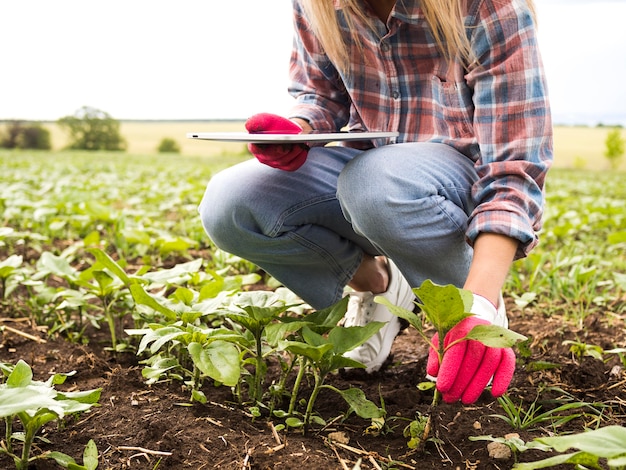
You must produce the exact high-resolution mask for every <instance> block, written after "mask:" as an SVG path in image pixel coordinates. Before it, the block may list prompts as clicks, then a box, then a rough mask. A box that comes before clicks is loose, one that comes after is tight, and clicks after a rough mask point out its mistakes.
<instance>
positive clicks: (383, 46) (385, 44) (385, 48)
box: [380, 42, 391, 52]
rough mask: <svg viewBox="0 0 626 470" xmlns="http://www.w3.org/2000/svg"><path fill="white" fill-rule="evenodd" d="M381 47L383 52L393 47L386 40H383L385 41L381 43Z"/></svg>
mask: <svg viewBox="0 0 626 470" xmlns="http://www.w3.org/2000/svg"><path fill="white" fill-rule="evenodd" d="M380 49H381V50H382V51H383V52H387V51H389V49H391V46H389V44H387V43H386V42H383V43H382V44H381V45H380Z"/></svg>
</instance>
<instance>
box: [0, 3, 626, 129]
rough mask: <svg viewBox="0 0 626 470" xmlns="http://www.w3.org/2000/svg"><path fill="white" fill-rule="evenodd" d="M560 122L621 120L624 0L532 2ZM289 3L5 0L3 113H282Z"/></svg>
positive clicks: (0, 38) (625, 65) (49, 116)
mask: <svg viewBox="0 0 626 470" xmlns="http://www.w3.org/2000/svg"><path fill="white" fill-rule="evenodd" d="M535 1H536V4H537V7H538V10H539V22H540V23H539V27H540V43H541V47H542V52H543V57H544V63H545V66H546V73H547V76H548V82H549V86H550V93H551V100H552V106H553V112H554V115H555V121H557V122H577V123H580V122H582V123H584V122H589V123H593V121H595V122H597V121H602V122H605V123H608V122H621V123H623V124H626V86H625V85H624V81H625V79H626V32H625V31H626V30H625V29H624V25H623V23H624V20H625V19H626V0H613V1H610V0H535ZM290 10H291V2H290V0H268V1H261V0H238V1H232V0H230V1H217V0H178V1H177V2H172V1H166V0H109V1H107V2H102V1H95V0H92V1H85V0H55V1H51V0H5V1H1V2H0V19H1V23H0V44H2V46H3V47H2V54H0V60H1V63H2V70H1V71H0V119H35V120H55V119H58V118H59V117H62V116H65V115H68V114H72V113H73V112H74V111H75V110H77V109H78V108H80V107H81V106H84V105H88V106H92V107H96V108H99V109H102V110H104V111H106V112H108V113H109V114H111V115H112V116H113V117H115V118H117V119H220V118H246V117H247V116H249V115H251V114H254V113H256V112H261V111H268V112H276V113H281V112H284V111H285V110H286V109H287V108H288V107H289V105H290V103H291V98H290V97H289V96H288V95H287V92H286V86H287V81H286V75H287V61H288V57H289V52H290V48H291V11H290Z"/></svg>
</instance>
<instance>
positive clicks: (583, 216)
mask: <svg viewBox="0 0 626 470" xmlns="http://www.w3.org/2000/svg"><path fill="white" fill-rule="evenodd" d="M133 125H135V124H133ZM151 125H152V124H151ZM203 125H206V126H207V128H202V129H201V128H199V127H198V126H196V125H195V124H194V123H191V124H190V123H186V124H180V123H177V124H176V126H172V125H171V124H159V125H157V126H156V127H157V128H158V129H159V130H158V133H156V134H154V133H153V132H155V128H152V131H150V132H148V131H146V130H145V129H143V130H142V126H141V125H139V124H137V123H136V128H135V130H134V131H133V132H134V133H135V134H133V135H137V136H140V135H144V137H143V138H142V139H143V142H144V143H143V144H141V145H143V147H139V145H140V144H139V143H131V146H130V152H129V153H128V154H119V153H105V152H97V153H93V154H89V153H81V152H75V153H72V152H26V151H23V152H9V151H3V152H0V213H1V214H2V226H0V367H1V368H2V370H3V372H4V376H5V378H4V379H3V380H0V412H1V413H2V415H1V416H3V417H8V418H9V419H5V426H4V428H5V431H6V432H4V433H2V429H3V428H2V426H0V436H4V437H0V468H7V469H9V468H16V464H15V463H14V460H15V459H17V461H19V460H20V457H19V455H20V454H21V452H22V450H23V448H24V447H25V445H24V442H30V441H29V440H28V439H27V436H31V437H34V440H33V445H32V447H31V448H30V452H29V457H30V458H31V461H30V462H29V465H30V466H28V464H25V465H26V466H24V467H23V468H31V469H38V470H42V469H54V468H62V467H67V468H85V469H93V468H96V467H95V466H94V465H95V462H97V468H98V469H115V470H117V469H211V468H223V469H259V470H260V469H263V470H264V469H273V468H276V469H278V468H280V469H293V468H303V467H304V468H332V469H335V468H336V469H359V468H360V469H391V468H398V469H405V468H407V469H420V470H422V469H442V468H443V469H445V468H449V469H478V470H482V469H490V470H496V469H509V468H513V467H514V466H515V465H516V463H518V464H519V465H520V466H519V467H518V468H527V469H528V468H546V466H543V467H541V466H539V464H537V465H536V466H528V465H530V463H531V462H537V461H540V460H542V459H546V458H553V459H556V460H553V461H552V463H553V466H552V467H551V468H559V469H565V468H575V467H574V463H575V462H578V463H584V465H585V466H586V468H594V465H595V468H602V469H608V468H611V469H617V468H624V467H625V466H626V463H625V461H624V455H623V454H624V448H626V437H625V436H624V433H623V431H624V426H626V323H625V322H626V257H625V256H624V253H625V252H626V202H625V201H626V186H625V185H624V184H623V181H624V173H619V172H606V171H602V170H603V169H604V168H605V165H606V164H605V162H604V158H603V157H602V142H603V139H604V137H603V136H604V132H605V131H602V132H600V130H597V129H591V130H586V129H581V130H580V132H582V134H581V133H580V132H579V130H576V132H574V129H571V131H572V133H571V134H570V133H568V132H569V131H570V129H566V131H568V132H564V133H563V134H560V135H561V136H562V139H563V140H558V139H560V138H561V137H558V136H559V133H558V132H557V162H558V164H557V168H556V169H554V170H553V171H552V172H551V174H550V176H549V182H548V185H547V198H548V205H547V212H546V223H545V228H544V231H543V233H542V235H541V244H540V246H539V247H538V248H537V249H536V250H535V251H534V252H533V253H532V254H531V256H530V257H528V258H527V259H524V260H520V261H518V262H516V264H515V266H514V269H513V270H512V272H511V275H510V276H509V279H508V281H507V285H506V290H505V300H506V304H507V308H508V312H509V316H510V328H511V329H512V330H514V331H517V332H519V333H521V334H523V335H525V336H526V337H527V338H528V339H527V340H526V341H525V342H523V343H520V344H519V345H518V347H517V358H518V366H517V369H516V374H515V377H514V379H513V382H512V385H511V388H510V389H509V391H508V393H507V395H506V396H505V397H504V398H502V399H498V400H494V399H493V397H491V395H490V394H489V393H488V392H485V393H484V394H483V396H482V397H481V398H480V399H479V401H478V402H477V403H476V404H475V405H472V406H463V405H461V404H452V405H449V404H439V405H437V406H432V399H433V391H432V389H428V388H427V387H426V388H425V387H422V385H421V383H422V382H424V374H425V359H426V354H427V346H426V343H425V341H424V340H422V339H421V337H420V336H419V334H418V332H417V330H416V329H415V328H413V327H409V328H407V329H406V330H405V331H404V332H403V333H402V334H401V335H400V336H399V337H398V338H397V339H396V341H395V343H394V347H393V358H392V360H391V361H390V363H389V364H388V365H387V367H385V368H384V369H383V370H382V371H381V372H379V373H377V374H374V375H372V376H366V375H365V374H363V373H361V372H360V371H346V370H342V368H341V367H336V368H333V366H332V365H329V364H331V362H328V361H327V359H328V358H329V357H331V356H332V355H333V354H335V351H334V349H332V346H327V345H326V343H325V341H326V340H325V339H324V336H316V334H314V333H313V332H314V331H319V332H328V334H329V335H331V337H334V336H333V335H339V334H340V332H337V331H335V330H336V329H335V328H333V322H332V321H330V320H331V319H333V318H334V316H336V315H337V313H339V314H340V313H341V306H337V308H336V309H335V310H333V311H330V312H323V315H322V314H320V312H317V313H316V312H311V311H310V310H309V309H307V307H306V306H304V305H301V304H300V303H299V302H298V300H297V299H295V298H294V297H293V296H292V295H291V294H290V293H289V292H286V291H285V290H284V289H282V288H280V286H278V285H277V283H276V281H275V280H273V279H271V278H269V277H268V276H267V275H266V274H265V273H263V272H259V271H258V269H256V267H255V266H253V265H250V263H247V262H245V261H244V260H241V259H237V258H235V257H232V256H230V255H228V254H226V253H223V252H220V251H219V250H216V249H215V247H214V246H212V244H211V242H210V240H208V239H207V238H206V236H205V235H204V233H203V230H202V227H201V226H200V222H199V220H198V216H197V213H196V207H197V204H198V202H199V200H200V198H201V197H202V193H203V188H204V186H205V184H206V182H207V181H208V180H209V179H210V177H211V175H212V174H213V173H214V172H215V171H218V170H219V169H220V168H223V167H225V166H228V165H231V164H233V163H234V162H236V161H238V160H241V159H242V158H246V157H245V155H243V154H242V151H241V148H240V147H239V148H237V149H234V150H232V151H231V150H227V151H223V150H220V149H219V148H211V145H212V144H206V146H204V145H203V143H198V144H199V145H200V146H201V147H202V148H201V149H200V148H199V149H189V148H187V147H185V148H184V151H183V154H182V155H158V154H155V153H153V152H152V151H150V150H149V149H152V147H153V145H152V143H151V142H156V144H158V141H159V140H160V138H162V137H170V136H174V135H175V134H176V133H177V132H180V133H182V134H184V133H185V132H188V131H200V130H217V129H216V128H215V127H211V126H213V125H214V124H210V125H209V124H203ZM230 125H236V124H235V123H230ZM161 126H163V127H161ZM170 126H171V127H170ZM131 127H132V126H131ZM131 127H127V129H128V132H129V135H130V129H131ZM239 129H240V128H236V129H235V130H239ZM220 130H223V128H220ZM587 131H589V133H587ZM155 135H159V136H161V135H162V137H156V138H155V137H154V136H155ZM581 135H582V136H584V138H585V139H591V140H593V139H595V142H599V148H598V145H594V146H592V147H589V148H587V147H585V146H584V145H583V144H580V146H579V147H575V146H574V145H572V144H571V141H572V140H573V139H575V138H581ZM53 136H54V134H53ZM53 139H54V137H53ZM139 140H141V139H139V138H138V140H137V142H138V141H139ZM182 140H183V139H182V138H181V143H182ZM129 141H130V139H129ZM147 142H150V143H147ZM559 142H561V144H562V145H563V146H562V147H559ZM156 144H154V146H156ZM566 144H567V145H566ZM135 145H136V147H135ZM138 148H142V149H144V150H141V151H140V150H133V149H138ZM559 148H567V149H568V150H567V153H566V151H565V150H563V151H561V152H562V154H561V156H559ZM581 159H584V160H585V161H586V164H585V169H584V170H581V169H573V168H574V167H581V166H583V165H582V160H581ZM424 328H425V329H426V332H427V333H428V335H430V332H431V331H432V327H431V326H429V325H428V324H424ZM329 348H331V349H329ZM329 354H330V355H331V356H329ZM332 357H334V356H332ZM20 360H22V361H23V362H21V363H20V362H19V361H20ZM333 360H336V358H335V359H333ZM325 361H326V362H325ZM332 364H337V363H336V362H333V363H332ZM29 370H32V374H33V375H32V377H31V376H30V375H29ZM64 374H67V375H64ZM320 384H321V387H320V386H319V385H320ZM78 392H85V393H82V394H81V393H78ZM318 392H319V394H317V393H318ZM9 398H11V399H9ZM11 400H13V401H11ZM29 400H32V401H29ZM25 403H28V405H25ZM95 403H97V405H94V404H95ZM62 406H65V408H63V407H62ZM25 410H28V411H29V412H30V413H31V414H33V413H35V411H37V413H38V414H37V415H36V416H37V417H38V420H39V421H36V420H31V421H29V419H30V418H29V416H30V415H29V414H27V413H26V414H25ZM61 416H63V417H61ZM427 420H428V426H427V427H428V430H429V431H428V433H425V431H424V429H423V428H420V425H424V424H425V423H426V421H427ZM25 422H27V423H29V425H28V426H24V424H25ZM9 424H10V426H9ZM584 431H595V432H598V431H600V432H610V433H613V434H612V435H611V436H610V438H608V437H607V436H606V435H605V436H603V437H602V441H601V442H602V445H601V446H599V447H598V446H596V447H594V446H593V445H592V443H590V444H588V445H587V444H585V442H586V441H589V442H591V441H592V440H591V439H588V440H585V439H582V441H581V442H582V444H581V442H578V443H577V444H575V445H574V447H573V448H571V449H570V450H569V451H568V450H567V447H570V446H569V445H568V446H565V447H564V448H561V447H562V446H558V445H556V444H554V445H553V446H548V445H547V444H546V442H548V443H549V442H550V441H545V442H543V443H540V442H538V441H536V439H544V438H548V437H557V438H563V437H565V436H569V435H573V436H575V435H577V434H578V433H581V432H584ZM20 432H24V433H23V434H19V433H20ZM29 433H30V434H29ZM512 433H516V435H512ZM90 440H91V441H90ZM90 442H93V444H90ZM494 442H495V443H496V444H500V450H504V451H505V455H504V456H503V457H501V458H496V457H495V456H494V454H490V451H489V450H488V445H489V448H490V449H491V450H492V451H493V449H492V448H491V447H492V446H493V444H494ZM576 445H578V446H579V447H576ZM581 446H582V447H584V450H585V452H577V449H579V448H581ZM616 448H617V450H616ZM507 449H508V451H509V452H508V454H506V451H507ZM10 451H12V453H13V454H15V456H16V457H15V459H14V458H13V457H11V456H10V455H9V452H10ZM61 453H62V454H61ZM63 454H64V455H65V456H64V455H63ZM567 454H572V456H571V457H568V456H567ZM70 457H71V458H72V459H74V460H76V461H77V462H78V464H75V466H73V467H72V465H71V464H70ZM568 461H569V462H570V463H566V462H568ZM557 462H558V463H559V465H556V464H557ZM521 463H526V464H527V466H526V467H524V466H522V465H521ZM18 468H19V467H18ZM579 468H580V467H579Z"/></svg>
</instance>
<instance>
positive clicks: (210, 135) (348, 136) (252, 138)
mask: <svg viewBox="0 0 626 470" xmlns="http://www.w3.org/2000/svg"><path fill="white" fill-rule="evenodd" d="M398 135H399V132H330V133H324V132H320V133H312V134H249V133H247V132H189V133H187V138H188V139H195V140H219V141H222V142H247V143H252V144H280V143H308V142H322V143H324V142H343V141H348V140H374V139H387V138H393V137H398Z"/></svg>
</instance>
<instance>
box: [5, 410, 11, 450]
mask: <svg viewBox="0 0 626 470" xmlns="http://www.w3.org/2000/svg"><path fill="white" fill-rule="evenodd" d="M4 423H5V424H4V425H5V428H6V434H5V436H6V438H5V439H6V443H7V451H8V452H13V440H12V439H11V435H12V434H13V417H12V416H7V417H6V418H4Z"/></svg>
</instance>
